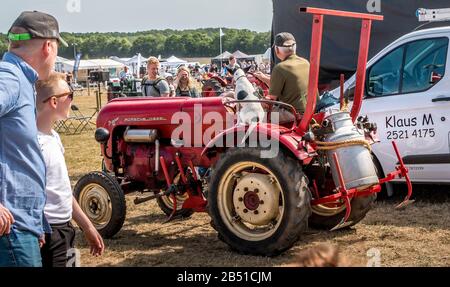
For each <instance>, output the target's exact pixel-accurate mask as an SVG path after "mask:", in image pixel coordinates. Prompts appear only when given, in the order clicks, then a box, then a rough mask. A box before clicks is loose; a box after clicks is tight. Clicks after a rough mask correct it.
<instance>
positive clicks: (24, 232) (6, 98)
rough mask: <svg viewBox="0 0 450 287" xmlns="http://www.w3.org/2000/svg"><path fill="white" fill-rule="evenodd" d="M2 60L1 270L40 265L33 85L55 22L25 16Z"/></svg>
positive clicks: (52, 54) (42, 73)
mask: <svg viewBox="0 0 450 287" xmlns="http://www.w3.org/2000/svg"><path fill="white" fill-rule="evenodd" d="M8 39H9V49H8V52H7V53H5V55H4V56H3V60H2V62H0V266H27V267H32V266H42V260H41V255H40V250H39V244H40V243H42V241H41V242H40V240H41V238H42V235H43V234H44V229H45V231H47V232H50V229H49V226H48V224H47V222H46V220H45V218H44V216H43V214H44V212H43V211H44V204H45V164H44V160H43V157H42V154H41V151H40V148H39V144H38V141H37V128H36V97H35V88H34V84H35V82H36V81H37V80H38V79H41V80H45V79H47V78H48V77H49V75H50V73H51V71H52V70H53V68H54V65H55V61H56V55H57V53H58V45H59V44H63V45H67V43H66V42H64V41H63V40H62V39H61V37H60V35H59V27H58V22H57V21H56V19H55V18H54V17H53V16H50V15H48V14H44V13H41V12H37V11H33V12H23V13H22V14H20V16H19V17H18V18H17V19H16V21H15V22H14V23H13V24H12V26H11V28H10V29H9V31H8Z"/></svg>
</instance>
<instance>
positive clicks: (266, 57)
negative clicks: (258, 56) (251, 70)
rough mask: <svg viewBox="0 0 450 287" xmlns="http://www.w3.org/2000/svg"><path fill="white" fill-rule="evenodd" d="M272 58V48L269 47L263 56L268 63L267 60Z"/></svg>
mask: <svg viewBox="0 0 450 287" xmlns="http://www.w3.org/2000/svg"><path fill="white" fill-rule="evenodd" d="M271 58H272V49H271V48H267V50H266V51H265V52H264V54H263V56H262V60H263V61H264V62H266V63H267V62H270V59H271Z"/></svg>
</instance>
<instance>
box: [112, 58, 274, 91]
mask: <svg viewBox="0 0 450 287" xmlns="http://www.w3.org/2000/svg"><path fill="white" fill-rule="evenodd" d="M219 66H220V65H219ZM237 67H239V68H242V69H245V70H246V71H248V72H250V73H262V74H269V73H270V64H269V63H267V64H265V63H263V62H261V63H259V64H257V63H256V62H255V61H254V60H247V61H246V60H238V59H236V58H235V57H234V56H231V57H229V58H228V59H225V60H224V62H223V63H222V66H220V69H219V67H218V66H217V64H215V63H212V64H207V65H203V66H200V65H190V64H189V65H184V64H181V65H180V66H179V67H178V69H177V70H176V72H175V73H174V74H173V73H170V72H169V71H171V68H170V66H164V67H162V65H161V63H160V61H159V60H158V58H156V57H153V56H151V57H149V58H148V60H147V67H146V70H145V71H146V73H144V74H141V75H139V77H138V76H137V75H133V74H132V73H131V72H130V71H129V69H128V67H127V66H125V67H124V68H123V70H122V71H120V72H119V78H120V80H121V81H129V80H130V79H132V78H141V79H143V80H142V86H143V88H142V95H143V96H149V97H159V96H162V97H179V96H189V97H194V98H197V97H202V87H203V83H204V81H206V80H208V79H210V78H211V77H216V76H217V77H221V78H223V79H225V80H228V81H231V79H232V77H233V75H232V71H233V70H235V69H236V68H237Z"/></svg>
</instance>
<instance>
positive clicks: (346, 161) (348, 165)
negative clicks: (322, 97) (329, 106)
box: [325, 112, 379, 190]
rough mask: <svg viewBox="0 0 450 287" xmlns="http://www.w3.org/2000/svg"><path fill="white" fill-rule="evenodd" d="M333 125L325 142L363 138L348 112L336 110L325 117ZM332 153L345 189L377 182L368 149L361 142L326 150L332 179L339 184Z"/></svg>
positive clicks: (364, 187) (363, 187)
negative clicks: (335, 157) (332, 131)
mask: <svg viewBox="0 0 450 287" xmlns="http://www.w3.org/2000/svg"><path fill="white" fill-rule="evenodd" d="M325 119H326V120H328V121H329V123H330V124H331V125H332V126H333V129H334V133H332V134H329V135H327V136H326V138H325V141H326V142H343V141H348V140H365V137H364V132H363V131H362V130H359V129H358V128H357V127H355V125H354V124H353V122H352V119H351V117H350V114H349V113H348V112H337V113H334V114H331V115H329V116H327V117H326V118H325ZM333 153H336V154H337V157H338V160H339V165H340V167H341V171H342V175H343V178H344V182H345V187H346V188H347V189H352V188H357V189H358V190H362V189H366V188H368V187H370V186H372V185H375V184H378V183H379V180H378V176H377V172H376V169H375V165H374V163H373V159H372V155H371V154H370V151H369V150H368V149H367V148H366V147H365V146H364V145H362V144H360V145H349V146H344V147H339V148H337V149H334V150H329V151H327V157H328V161H329V162H330V166H331V171H332V174H333V180H334V183H335V184H336V186H339V185H340V184H339V175H338V172H337V169H336V164H335V162H334V160H333Z"/></svg>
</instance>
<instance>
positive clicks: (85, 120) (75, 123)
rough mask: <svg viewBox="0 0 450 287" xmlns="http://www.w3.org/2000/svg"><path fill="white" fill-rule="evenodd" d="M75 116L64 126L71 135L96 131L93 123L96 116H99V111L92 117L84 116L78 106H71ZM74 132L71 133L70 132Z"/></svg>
mask: <svg viewBox="0 0 450 287" xmlns="http://www.w3.org/2000/svg"><path fill="white" fill-rule="evenodd" d="M71 109H72V113H73V116H71V117H69V118H68V119H67V121H66V122H65V123H63V125H65V127H66V128H67V130H68V132H67V133H69V134H80V133H82V132H83V131H85V130H89V131H94V130H95V122H93V120H92V119H93V118H94V116H95V115H96V114H97V110H95V111H94V113H93V114H92V115H90V116H87V115H84V114H83V113H82V112H81V111H80V109H79V108H78V107H77V106H76V105H72V106H71ZM71 129H72V130H73V132H70V130H71Z"/></svg>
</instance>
